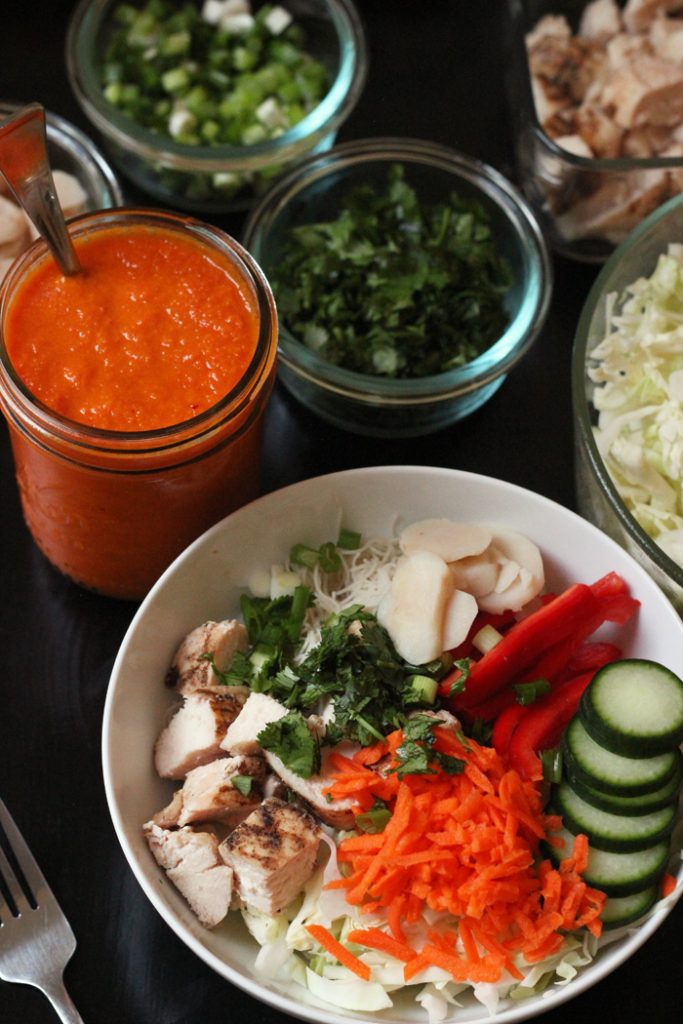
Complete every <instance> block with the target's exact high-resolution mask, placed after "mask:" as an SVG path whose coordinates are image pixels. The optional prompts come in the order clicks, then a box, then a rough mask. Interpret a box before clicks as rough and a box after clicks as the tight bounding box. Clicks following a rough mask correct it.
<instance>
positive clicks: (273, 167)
mask: <svg viewBox="0 0 683 1024" xmlns="http://www.w3.org/2000/svg"><path fill="white" fill-rule="evenodd" d="M119 2H120V0H81V3H80V4H79V5H78V7H77V8H76V10H75V11H74V13H73V15H72V18H71V21H70V23H69V30H68V33H67V41H66V63H67V71H68V75H69V81H70V83H71V87H72V89H73V91H74V94H75V96H76V99H77V100H78V102H79V103H80V105H81V107H82V109H83V111H84V113H85V114H86V116H87V117H88V118H89V119H90V121H91V122H92V124H93V125H94V127H95V128H96V129H97V130H98V131H99V132H100V133H101V136H102V143H103V146H104V147H105V149H106V151H107V153H108V155H109V157H110V159H111V160H112V162H113V163H114V164H116V166H117V167H118V168H119V169H120V170H121V172H122V173H123V174H125V175H126V177H128V178H129V179H130V180H131V181H132V182H133V183H134V184H135V185H137V186H138V187H139V188H141V189H142V190H143V191H145V192H147V193H149V194H150V195H152V196H154V198H155V199H157V200H158V201H160V202H162V203H165V204H166V205H171V206H174V207H179V208H181V209H186V210H193V211H197V212H204V213H207V212H215V213H221V212H229V211H234V210H243V209H246V208H247V207H249V206H250V205H251V204H252V203H253V201H254V198H255V197H256V196H257V195H259V194H260V193H262V192H263V191H265V190H266V189H267V188H268V187H269V186H270V185H271V184H272V181H273V179H274V178H275V177H277V175H278V174H281V173H282V172H284V170H286V169H287V168H288V167H289V166H290V165H291V164H292V163H294V162H296V161H297V160H300V159H302V158H303V157H305V156H307V155H308V154H310V153H315V152H319V151H321V150H324V149H329V147H330V146H331V145H332V144H333V142H334V138H335V135H336V132H337V129H338V128H339V126H340V125H341V124H342V123H343V122H344V121H345V120H346V118H347V117H348V115H349V114H350V113H351V111H352V110H353V108H354V106H355V104H356V102H357V100H358V97H359V96H360V93H361V91H362V89H363V86H364V84H365V80H366V77H367V46H366V42H365V35H364V31H363V27H362V24H361V20H360V17H359V15H358V12H357V10H356V8H355V6H354V4H353V2H352V0H279V6H282V7H285V8H288V9H291V13H292V14H293V16H294V19H295V23H296V24H298V25H301V26H302V28H304V30H305V32H306V39H307V41H306V46H305V48H306V50H307V52H308V53H310V54H311V55H312V56H313V57H315V58H316V59H318V60H319V61H321V62H322V63H323V64H324V65H325V66H326V67H327V69H328V72H329V75H330V81H331V85H330V88H329V90H328V92H327V94H326V95H325V96H324V98H323V99H322V101H321V102H320V103H319V104H318V106H317V107H315V108H314V109H313V110H312V111H311V112H310V113H309V114H307V116H306V117H304V118H303V119H302V120H301V121H299V123H298V124H296V125H295V126H294V127H293V128H291V129H289V130H288V131H286V132H284V133H283V134H282V135H280V136H278V137H277V138H271V139H267V140H265V141H263V142H257V143H254V144H253V145H244V146H233V145H215V146H205V145H201V146H200V145H191V144H187V143H182V142H179V141H176V140H175V139H172V138H170V137H166V136H164V135H161V134H158V133H155V132H153V131H150V130H149V129H146V128H143V127H141V126H140V125H138V124H136V123H135V122H134V121H133V120H131V119H130V118H128V117H126V116H125V115H124V114H123V113H122V112H121V111H119V110H118V109H117V108H116V107H114V106H112V105H111V104H110V103H108V102H107V101H106V99H105V97H104V95H103V91H102V85H101V81H100V70H101V64H102V56H103V53H104V49H105V46H106V40H107V36H108V33H109V32H110V30H111V25H112V11H113V8H114V7H116V6H117V5H118V3H119ZM257 6H259V4H257V3H255V4H254V8H255V9H256V7H257Z"/></svg>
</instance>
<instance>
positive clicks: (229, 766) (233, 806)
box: [178, 757, 266, 827]
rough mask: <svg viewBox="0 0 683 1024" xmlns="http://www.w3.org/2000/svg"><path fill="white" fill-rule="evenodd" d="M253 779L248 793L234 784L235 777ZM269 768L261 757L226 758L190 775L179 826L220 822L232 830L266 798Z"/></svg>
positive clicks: (182, 795)
mask: <svg viewBox="0 0 683 1024" xmlns="http://www.w3.org/2000/svg"><path fill="white" fill-rule="evenodd" d="M238 776H239V777H241V778H250V779H251V780H252V782H251V784H250V788H249V790H248V792H247V793H243V792H241V790H240V789H239V788H237V786H236V785H235V784H234V782H233V780H234V779H235V778H236V777H238ZM265 776H266V766H265V762H264V761H263V758H261V757H224V758H220V759H219V760H217V761H212V763H211V764H203V765H200V767H199V768H193V769H192V771H191V772H188V775H187V778H186V779H185V783H184V785H183V787H182V789H181V790H180V791H179V792H180V794H181V800H182V806H181V808H180V812H179V814H178V824H179V825H180V826H181V827H182V826H183V825H192V824H197V823H201V822H212V821H213V822H221V823H222V824H225V825H229V826H230V827H233V826H235V825H239V823H240V822H241V821H244V819H245V818H246V817H247V815H248V814H250V813H251V812H252V811H253V810H254V808H255V807H258V805H259V803H260V802H261V798H262V795H263V783H264V781H265Z"/></svg>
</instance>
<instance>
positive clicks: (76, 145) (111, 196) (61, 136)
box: [0, 100, 123, 213]
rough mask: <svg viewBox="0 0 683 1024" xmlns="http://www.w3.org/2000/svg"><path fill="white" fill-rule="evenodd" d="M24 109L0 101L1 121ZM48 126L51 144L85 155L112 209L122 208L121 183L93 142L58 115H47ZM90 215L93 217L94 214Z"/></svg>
mask: <svg viewBox="0 0 683 1024" xmlns="http://www.w3.org/2000/svg"><path fill="white" fill-rule="evenodd" d="M25 106H26V103H18V102H16V101H15V100H2V101H0V120H2V118H3V117H5V116H9V115H11V114H14V113H16V112H17V111H18V110H21V108H22V107H25ZM45 122H46V132H47V138H48V143H49V142H54V143H55V144H57V145H60V146H62V148H63V149H64V151H65V152H67V153H69V154H70V155H71V156H72V157H74V158H77V157H79V156H80V155H81V153H84V154H85V156H86V157H87V159H88V161H89V163H90V166H91V167H92V168H94V169H96V171H97V173H98V174H99V175H100V177H101V181H102V185H103V188H102V192H103V193H106V194H107V199H108V200H109V201H110V205H111V207H112V208H114V207H119V206H121V204H122V203H123V192H122V190H121V185H120V184H119V180H118V178H117V177H116V174H115V173H114V170H113V168H112V167H111V166H110V165H109V164H108V163H107V161H106V159H105V158H104V156H103V155H102V153H100V151H99V149H98V148H97V146H96V145H95V143H94V142H93V141H92V139H90V138H89V137H88V136H87V135H86V134H85V132H83V131H81V129H80V128H78V127H76V125H75V124H72V123H71V121H67V120H66V118H64V117H61V116H60V115H59V114H53V113H52V111H51V110H46V111H45ZM99 198H101V197H98V199H99ZM89 212H90V213H92V212H93V211H92V210H91V211H89Z"/></svg>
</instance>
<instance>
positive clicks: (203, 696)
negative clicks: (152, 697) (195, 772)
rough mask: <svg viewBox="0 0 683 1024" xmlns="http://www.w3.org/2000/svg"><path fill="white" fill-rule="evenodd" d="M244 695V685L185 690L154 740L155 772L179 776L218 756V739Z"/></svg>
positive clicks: (233, 718)
mask: <svg viewBox="0 0 683 1024" xmlns="http://www.w3.org/2000/svg"><path fill="white" fill-rule="evenodd" d="M248 695H249V690H248V689H247V688H246V686H220V687H219V686H216V687H211V688H210V689H206V690H193V692H192V693H189V694H188V695H187V696H186V697H185V699H184V701H183V703H182V706H181V707H180V708H179V709H178V711H176V713H175V715H174V716H173V718H172V719H171V721H170V722H169V723H168V725H167V726H166V728H165V729H164V730H163V731H162V733H161V735H160V736H159V739H158V740H157V742H156V746H155V748H154V765H155V767H156V770H157V772H158V773H159V775H160V776H161V777H162V778H163V779H183V778H184V777H185V776H186V775H187V773H188V772H189V771H191V770H192V769H193V768H197V767H198V766H199V765H201V764H208V763H209V762H210V761H213V760H214V759H215V758H217V757H220V756H221V755H222V751H221V748H220V744H221V740H222V739H223V737H224V736H225V733H226V732H227V729H228V726H229V725H230V724H231V723H232V722H234V720H235V719H236V718H237V716H238V715H239V713H240V711H241V710H242V707H243V705H244V703H245V701H246V699H247V697H248ZM223 756H224V755H223Z"/></svg>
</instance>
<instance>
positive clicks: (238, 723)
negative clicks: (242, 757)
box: [221, 692, 288, 754]
mask: <svg viewBox="0 0 683 1024" xmlns="http://www.w3.org/2000/svg"><path fill="white" fill-rule="evenodd" d="M286 714H288V711H287V708H286V707H284V705H282V704H280V703H279V701H276V700H275V699H274V698H273V697H269V696H268V694H267V693H255V692H252V693H250V694H249V696H248V698H247V700H246V701H245V704H244V706H243V708H242V710H241V711H240V713H239V715H238V716H237V718H236V719H235V721H234V722H233V723H232V724H231V725H229V726H228V731H227V732H226V734H225V736H224V737H223V740H222V741H221V749H222V750H227V751H228V752H229V753H231V754H256V753H258V752H259V751H260V750H261V747H260V745H259V742H258V734H259V733H260V732H261V731H262V730H263V729H265V727H266V726H267V725H270V723H271V722H278V721H279V720H280V719H281V718H284V717H285V715H286Z"/></svg>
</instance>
